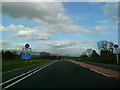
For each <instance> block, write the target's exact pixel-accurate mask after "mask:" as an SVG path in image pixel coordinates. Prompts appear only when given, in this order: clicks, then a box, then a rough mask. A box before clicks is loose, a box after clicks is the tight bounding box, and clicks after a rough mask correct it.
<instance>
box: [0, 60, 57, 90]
mask: <svg viewBox="0 0 120 90" xmlns="http://www.w3.org/2000/svg"><path fill="white" fill-rule="evenodd" d="M57 61H58V60H56V61H53V62H50V63H48V64H45V65H42V66H39V67H37V68H34V69H32V70H30V71H28V72H26V73H23V74H21V75H19V76H16V77H14V78H12V79H9V80H7V81H5V82H3V83H1V84H0V87H2V88H3V90H5V89H7V88H9V87H11V86H13V85H14V84H16V83H18V82H20V81H22V80H24V79H25V78H27V77H29V76H31V75H33V74H34V73H36V72H38V71H40V70H42V69H44V68H46V67H47V66H49V65H51V64H53V63H55V62H57Z"/></svg>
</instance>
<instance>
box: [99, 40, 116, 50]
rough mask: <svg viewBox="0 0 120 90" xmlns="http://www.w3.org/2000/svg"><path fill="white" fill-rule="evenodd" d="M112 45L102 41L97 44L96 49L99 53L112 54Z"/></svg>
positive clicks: (109, 42)
mask: <svg viewBox="0 0 120 90" xmlns="http://www.w3.org/2000/svg"><path fill="white" fill-rule="evenodd" d="M113 45H114V43H113V42H111V41H107V40H102V41H98V42H97V47H98V49H99V50H100V51H109V52H113Z"/></svg>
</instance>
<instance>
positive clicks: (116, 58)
mask: <svg viewBox="0 0 120 90" xmlns="http://www.w3.org/2000/svg"><path fill="white" fill-rule="evenodd" d="M116 51H117V49H116ZM116 59H117V64H119V57H118V52H116Z"/></svg>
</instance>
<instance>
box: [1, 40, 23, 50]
mask: <svg viewBox="0 0 120 90" xmlns="http://www.w3.org/2000/svg"><path fill="white" fill-rule="evenodd" d="M0 43H1V44H0V49H19V50H20V49H22V47H23V46H24V45H25V43H13V42H10V41H8V40H0Z"/></svg>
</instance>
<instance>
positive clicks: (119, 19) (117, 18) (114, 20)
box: [109, 16, 120, 23]
mask: <svg viewBox="0 0 120 90" xmlns="http://www.w3.org/2000/svg"><path fill="white" fill-rule="evenodd" d="M109 21H110V22H113V23H120V17H118V16H113V17H112V18H111V19H110V20H109Z"/></svg>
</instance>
